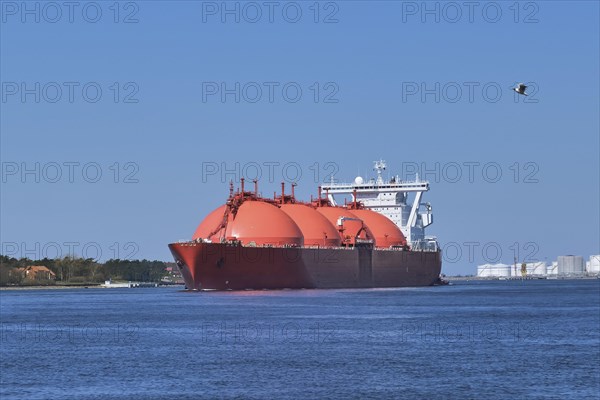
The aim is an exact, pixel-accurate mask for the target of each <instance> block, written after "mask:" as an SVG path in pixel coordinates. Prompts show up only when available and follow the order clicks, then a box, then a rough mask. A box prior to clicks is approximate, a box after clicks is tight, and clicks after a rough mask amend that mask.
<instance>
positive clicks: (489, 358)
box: [0, 279, 600, 400]
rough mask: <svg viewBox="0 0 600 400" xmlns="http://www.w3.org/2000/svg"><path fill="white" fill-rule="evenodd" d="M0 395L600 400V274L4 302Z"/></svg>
mask: <svg viewBox="0 0 600 400" xmlns="http://www.w3.org/2000/svg"><path fill="white" fill-rule="evenodd" d="M0 323H1V326H2V331H1V352H0V355H1V360H0V381H1V388H0V398H2V400H5V399H28V400H30V399H196V398H207V399H213V398H224V399H228V398H277V399H297V398H315V399H316V398H357V399H366V398H426V399H437V398H439V399H443V398H461V399H462V398H498V399H508V398H513V399H516V398H556V399H564V398H599V389H600V333H599V332H600V280H597V279H596V280H579V281H575V280H554V281H551V280H547V281H545V280H533V281H491V282H482V281H473V282H466V281H464V282H463V281H461V282H456V283H455V284H454V285H452V286H445V287H429V288H403V289H375V290H302V291H260V292H207V293H190V292H184V291H180V290H178V289H177V288H153V289H70V290H15V291H2V292H0Z"/></svg>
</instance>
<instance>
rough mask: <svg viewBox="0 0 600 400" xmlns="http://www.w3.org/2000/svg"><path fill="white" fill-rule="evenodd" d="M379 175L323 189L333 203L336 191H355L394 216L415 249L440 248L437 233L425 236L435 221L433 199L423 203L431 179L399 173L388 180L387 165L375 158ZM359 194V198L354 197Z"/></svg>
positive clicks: (374, 207) (374, 208)
mask: <svg viewBox="0 0 600 400" xmlns="http://www.w3.org/2000/svg"><path fill="white" fill-rule="evenodd" d="M374 164H375V165H374V168H373V169H374V170H375V171H376V172H377V179H370V180H367V181H365V179H363V178H362V177H360V176H357V177H356V179H355V180H354V182H352V183H336V182H334V178H333V176H332V177H331V183H330V184H327V185H323V187H322V190H323V191H324V192H325V194H326V195H327V197H328V199H329V201H330V202H331V203H332V204H333V205H337V202H336V200H335V196H336V195H341V196H346V195H351V196H352V201H354V200H356V201H359V202H361V203H362V204H363V206H364V207H365V208H367V209H369V210H372V211H376V212H378V213H380V214H383V215H385V216H386V217H388V218H389V219H391V220H392V221H393V222H394V223H395V224H396V225H398V227H400V229H401V230H402V233H403V234H404V236H406V239H407V241H409V242H410V244H411V247H412V248H413V249H419V248H421V249H430V250H434V249H437V247H438V245H437V242H436V239H435V238H434V237H425V228H426V227H428V226H429V225H431V224H432V223H433V214H432V212H431V205H430V204H429V203H422V202H421V200H422V197H423V193H424V192H427V191H428V190H429V182H427V181H421V180H419V177H418V175H417V176H416V178H415V180H414V181H401V180H400V179H399V177H398V176H395V177H393V178H391V179H390V180H389V181H387V182H386V181H384V179H383V176H382V173H383V171H385V169H386V163H385V161H383V160H380V161H375V162H374ZM355 195H356V199H355V198H354V197H355Z"/></svg>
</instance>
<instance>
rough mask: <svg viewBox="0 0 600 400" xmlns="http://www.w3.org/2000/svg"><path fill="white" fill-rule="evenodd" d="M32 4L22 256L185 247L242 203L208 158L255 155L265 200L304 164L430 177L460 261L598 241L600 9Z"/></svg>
mask: <svg viewBox="0 0 600 400" xmlns="http://www.w3.org/2000/svg"><path fill="white" fill-rule="evenodd" d="M23 4H24V3H21V2H5V1H3V2H2V3H1V5H2V20H1V28H0V33H1V38H0V44H1V50H0V73H1V81H2V99H1V103H0V106H1V107H2V109H1V122H0V128H1V156H2V191H1V197H0V199H1V202H2V208H1V218H2V223H1V227H0V233H1V236H2V238H1V241H2V245H3V252H4V253H5V254H6V253H9V252H12V253H14V255H16V256H20V255H29V256H31V257H34V256H37V255H42V256H43V255H50V256H51V255H53V254H55V253H63V254H64V253H66V252H67V251H68V249H69V248H73V249H75V253H77V254H79V255H84V256H85V255H87V256H95V255H96V254H97V253H98V251H100V252H101V255H100V258H101V259H106V258H110V257H112V256H120V257H122V258H124V257H126V256H130V255H131V256H133V257H134V258H150V259H161V260H170V254H169V252H168V249H167V246H166V245H167V243H169V242H172V241H176V240H179V239H185V238H189V237H190V236H191V234H192V233H193V231H194V228H195V227H196V225H197V224H198V223H199V222H200V220H201V219H202V218H203V216H204V215H206V214H207V213H208V212H210V211H211V210H212V209H214V208H215V207H217V206H218V205H219V204H221V203H222V202H223V201H224V199H225V197H226V196H227V193H228V188H227V181H228V180H229V178H231V177H232V175H231V174H230V175H227V176H226V177H225V178H226V179H221V176H220V173H218V174H215V175H208V176H207V175H206V174H204V175H205V176H203V168H204V170H205V172H206V168H211V167H213V166H215V165H217V166H218V168H219V171H218V172H221V171H220V170H221V168H222V167H225V168H229V169H235V168H236V167H235V166H236V162H237V163H239V165H240V167H239V170H240V174H241V173H242V171H243V170H244V171H246V172H247V174H248V175H249V176H250V177H251V176H252V175H254V174H255V172H253V171H255V170H256V169H255V166H256V165H259V166H260V168H261V172H262V173H263V179H262V180H261V183H260V188H261V191H262V192H263V194H268V193H272V192H273V191H274V190H279V186H280V185H279V182H280V181H281V180H282V179H286V180H288V179H287V178H289V175H290V171H291V172H293V171H295V169H297V167H298V166H299V167H300V169H301V171H302V176H301V177H300V178H299V186H298V188H297V193H298V196H299V197H304V198H309V197H310V195H311V194H315V193H316V186H317V183H316V181H317V180H322V179H323V178H324V177H325V176H326V175H327V174H328V173H330V172H331V171H332V169H333V168H335V169H336V170H338V172H337V174H336V177H337V178H339V179H341V180H346V181H349V180H352V179H353V178H354V177H355V176H356V175H357V174H359V173H360V174H361V175H367V176H368V175H369V174H371V173H372V171H371V167H372V161H373V160H375V159H379V158H383V159H385V160H387V162H388V166H389V170H390V172H393V173H398V174H400V175H405V173H407V172H408V171H411V170H412V169H413V168H414V167H415V165H416V166H418V168H419V169H421V171H422V172H421V176H423V175H424V174H423V172H426V171H430V172H429V173H426V174H425V175H426V176H425V178H428V179H429V180H430V181H432V183H431V191H430V192H429V193H427V195H426V200H427V201H429V202H431V203H432V205H433V209H434V215H435V222H434V225H432V226H431V227H430V229H429V230H428V234H432V235H436V236H437V237H438V239H439V241H440V242H441V244H442V246H445V248H446V250H447V251H446V260H445V263H444V272H446V273H447V274H466V273H473V272H474V270H475V265H477V264H479V263H483V262H486V261H499V262H507V263H510V262H512V260H513V257H514V252H515V249H518V250H519V259H524V258H528V259H540V260H542V261H544V260H547V261H552V260H554V259H555V258H556V256H557V255H561V254H579V255H583V256H584V257H586V258H587V257H588V256H589V255H590V254H598V253H600V249H599V243H600V232H599V226H600V216H599V208H600V198H599V194H600V193H599V191H600V186H599V185H600V184H599V181H600V176H599V170H600V165H599V151H600V143H599V136H600V134H599V131H600V127H599V108H600V104H599V98H600V96H599V87H600V83H599V75H600V67H599V55H600V54H599V46H600V45H599V39H598V38H599V36H600V34H599V26H598V20H599V6H598V3H597V2H594V1H579V2H577V1H575V2H566V1H565V2H562V1H539V2H520V3H516V5H515V3H514V2H476V3H475V5H474V9H473V10H471V11H472V12H471V14H470V15H469V13H470V10H469V9H467V8H466V7H465V6H464V5H462V4H463V3H462V2H456V3H452V2H451V3H442V2H427V3H423V2H401V1H398V2H394V1H378V2H377V1H374V2H367V1H339V2H319V3H316V6H315V2H312V1H311V2H274V3H272V4H273V5H272V7H273V9H272V15H271V16H270V15H269V12H270V10H269V8H268V6H265V5H264V3H263V2H256V3H252V2H251V3H250V5H248V2H227V3H226V4H227V5H226V6H224V5H223V4H224V3H222V2H200V1H172V2H166V1H137V2H120V3H118V7H115V5H114V4H115V3H114V2H76V5H75V6H74V8H73V9H72V10H69V9H67V8H65V6H61V4H62V3H52V4H51V5H50V6H49V5H47V3H39V2H34V1H32V2H27V3H26V4H27V7H29V8H28V10H30V11H31V10H32V11H31V12H30V13H27V10H24V9H23ZM57 4H58V6H56V5H57ZM424 4H426V6H424ZM448 4H450V5H448ZM223 7H228V9H229V10H234V12H233V13H230V14H228V13H227V12H226V10H225V9H224V8H223ZM236 7H237V10H239V12H238V11H235V10H236ZM424 7H428V8H427V9H425V8H424ZM284 9H285V11H284ZM84 10H85V12H84ZM117 10H118V13H117ZM257 10H260V12H261V16H260V17H258V14H256V11H257ZM298 10H300V11H301V15H300V16H299V15H298V14H297V11H298ZM317 10H318V15H316V11H317ZM428 10H429V13H428ZM457 10H460V14H457ZM484 10H485V11H484ZM97 11H100V13H101V14H97ZM236 12H238V14H237V15H236ZM498 12H500V14H498ZM236 18H238V19H239V22H236ZM269 18H272V22H270V21H269ZM253 19H257V21H256V22H252V20H253ZM296 19H297V22H295V23H293V22H292V21H294V20H296ZM315 19H316V20H317V21H318V22H315ZM71 20H72V22H71ZM94 20H97V21H96V22H93V21H94ZM115 21H118V22H115ZM136 21H137V22H136ZM223 21H224V22H223ZM336 21H337V22H336ZM517 82H528V83H531V85H530V86H531V87H530V90H531V91H532V95H531V96H530V97H528V98H527V102H524V100H525V98H524V97H521V98H516V97H515V96H514V95H513V93H512V92H511V91H510V87H511V85H513V84H515V83H517ZM236 83H237V84H239V89H238V90H237V93H236ZM222 85H224V87H223V86H222ZM284 87H285V88H286V89H285V91H284V89H283V88H284ZM84 88H85V89H84ZM223 88H225V89H226V90H229V92H226V93H229V94H225V95H224V97H222V94H223V93H222V89H223ZM257 88H259V89H260V91H261V92H260V93H259V92H258V91H257ZM269 88H271V89H272V90H273V91H272V93H269V90H270V89H269ZM298 88H299V89H300V90H301V95H298V93H299V92H297V90H298ZM469 88H472V91H471V92H469ZM484 88H485V89H484ZM98 89H99V90H100V91H101V92H100V93H101V95H98ZM215 89H216V93H215ZM211 90H212V91H211ZM415 90H416V92H415ZM423 90H425V93H426V94H425V95H423ZM459 90H460V91H459ZM269 94H271V95H272V98H269V97H270V96H269ZM236 95H237V96H238V97H239V99H237V100H238V101H237V102H236ZM36 163H37V164H36ZM328 163H330V164H328ZM268 165H273V170H272V171H273V173H274V176H273V179H272V181H273V182H272V183H270V182H268V179H267V174H268V171H269V168H268ZM469 165H471V166H472V167H471V168H473V169H472V171H473V172H474V175H473V179H471V180H469V179H468V176H467V174H468V172H469V167H468V166H469ZM284 166H285V167H286V169H285V170H286V171H287V172H288V173H287V175H285V176H284V173H283V171H284ZM290 166H291V167H290ZM332 166H333V167H332ZM484 167H485V171H486V173H485V174H484V173H483V170H484ZM289 168H292V169H289ZM26 169H28V170H32V171H33V172H32V173H29V174H23V171H24V170H26ZM117 171H118V174H117ZM315 171H318V172H319V173H318V175H319V176H318V179H316V177H315ZM432 171H437V172H432ZM456 171H460V173H461V177H460V178H456V176H457V175H456ZM497 171H499V172H500V173H501V174H502V175H501V177H499V178H496V176H495V175H496V173H497ZM517 171H518V174H517ZM70 172H71V173H72V176H69V173H70ZM98 172H100V173H101V176H97V173H98ZM58 173H59V174H58ZM57 174H58V175H57ZM291 175H293V174H291ZM289 180H291V179H289ZM471 248H473V249H474V252H473V254H472V256H471V255H470V254H469V249H471ZM484 248H485V249H486V250H487V251H488V254H485V253H484V252H483V249H484ZM457 249H459V250H458V253H457ZM496 249H500V250H501V252H502V254H501V256H496V254H495V251H496Z"/></svg>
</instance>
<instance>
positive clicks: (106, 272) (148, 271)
mask: <svg viewBox="0 0 600 400" xmlns="http://www.w3.org/2000/svg"><path fill="white" fill-rule="evenodd" d="M170 264H171V263H165V262H163V261H157V260H153V261H151V260H145V259H144V260H120V259H110V260H107V261H106V262H104V263H100V262H98V261H96V260H94V259H92V258H80V257H73V256H66V257H62V258H56V259H51V258H44V259H42V260H31V259H29V258H19V259H17V258H12V257H8V256H4V255H0V286H9V285H39V284H87V283H89V284H93V283H102V282H104V281H105V280H108V279H112V280H115V281H119V280H122V281H137V282H160V280H161V279H162V278H163V277H165V276H166V275H167V271H166V267H167V266H169V265H170ZM31 266H45V267H46V268H48V269H49V270H50V271H52V273H53V274H54V275H52V274H48V273H47V274H46V275H42V277H43V279H31V277H29V276H27V274H26V268H27V267H31Z"/></svg>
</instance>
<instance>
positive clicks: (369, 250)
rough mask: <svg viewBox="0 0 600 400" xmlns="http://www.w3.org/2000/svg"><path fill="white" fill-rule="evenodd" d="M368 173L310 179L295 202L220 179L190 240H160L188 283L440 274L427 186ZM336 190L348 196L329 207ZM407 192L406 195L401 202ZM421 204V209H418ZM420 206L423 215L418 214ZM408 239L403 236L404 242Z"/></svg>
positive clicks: (386, 282) (240, 286)
mask: <svg viewBox="0 0 600 400" xmlns="http://www.w3.org/2000/svg"><path fill="white" fill-rule="evenodd" d="M374 169H375V171H377V179H371V180H369V181H366V182H365V180H364V179H363V178H362V177H357V178H356V179H355V180H354V182H353V183H350V184H342V183H335V182H333V179H332V182H331V184H328V185H324V186H322V187H321V186H320V187H319V188H318V195H317V198H316V199H311V201H310V202H302V201H299V200H297V199H296V197H295V194H294V187H295V184H292V189H291V193H290V194H286V193H285V185H284V183H282V184H281V194H280V195H279V196H277V195H276V194H275V195H274V196H273V198H265V197H262V196H260V195H259V193H258V182H257V181H254V190H253V191H247V190H246V189H245V186H244V179H243V178H242V179H241V180H240V188H239V189H238V190H236V191H234V189H233V183H230V188H229V197H228V198H227V201H226V203H225V204H223V205H222V206H220V207H218V208H217V209H215V210H214V211H212V212H211V213H210V214H209V215H208V216H207V217H206V218H205V219H204V220H203V221H202V222H201V223H200V225H199V226H198V228H197V229H196V231H195V232H194V235H193V236H192V240H190V241H183V242H178V243H171V244H169V248H170V250H171V253H172V254H173V257H174V258H175V262H176V263H177V266H178V267H179V269H180V270H181V273H182V275H183V277H184V280H185V283H186V287H187V288H188V289H192V290H244V289H284V288H290V289H302V288H307V289H308V288H373V287H401V286H429V285H433V284H435V283H437V282H439V281H440V278H439V276H440V272H441V266H442V257H441V250H440V249H439V246H438V244H437V241H436V239H435V238H433V237H426V236H425V231H424V230H425V227H427V226H428V225H430V224H431V223H432V222H433V216H432V213H431V206H430V205H429V203H425V204H423V203H421V198H422V194H423V193H424V192H426V191H428V190H429V183H428V182H423V181H419V179H418V176H417V177H416V180H415V181H411V182H402V181H400V180H399V179H398V177H394V178H391V179H390V180H388V181H387V182H386V181H384V179H383V177H382V171H383V170H385V162H383V161H378V162H376V163H375V168H374ZM336 195H350V196H351V201H350V202H346V204H344V205H343V206H342V205H338V204H337V202H336V200H335V196H336ZM409 197H410V198H411V199H412V201H409ZM423 208H424V210H423ZM421 211H423V212H421ZM407 238H408V239H407Z"/></svg>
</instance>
